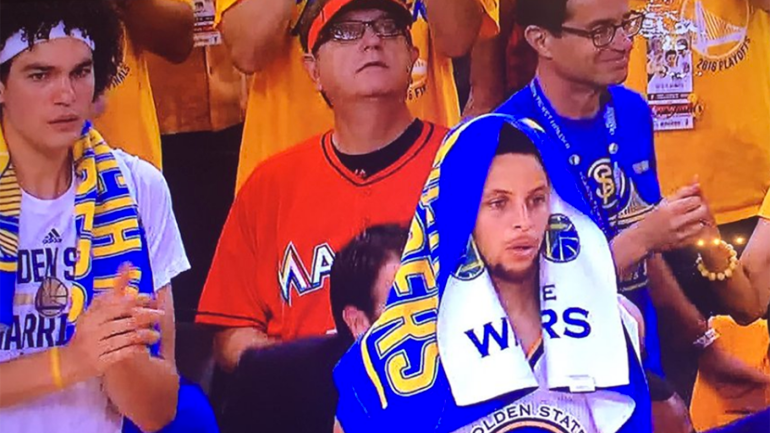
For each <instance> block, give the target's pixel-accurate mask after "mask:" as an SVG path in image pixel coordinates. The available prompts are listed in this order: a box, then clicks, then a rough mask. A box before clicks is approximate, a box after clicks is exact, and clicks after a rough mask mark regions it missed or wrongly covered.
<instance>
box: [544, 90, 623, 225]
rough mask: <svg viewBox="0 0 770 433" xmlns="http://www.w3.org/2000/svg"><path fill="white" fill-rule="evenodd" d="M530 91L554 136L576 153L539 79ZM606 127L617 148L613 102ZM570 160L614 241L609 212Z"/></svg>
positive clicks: (589, 199) (596, 213) (595, 213)
mask: <svg viewBox="0 0 770 433" xmlns="http://www.w3.org/2000/svg"><path fill="white" fill-rule="evenodd" d="M529 89H530V91H531V92H532V97H533V98H534V100H535V103H536V104H537V106H538V108H539V109H540V112H541V114H542V115H543V117H544V118H545V120H546V121H547V123H548V126H549V127H550V128H551V130H552V132H553V134H554V135H555V136H556V138H558V139H559V141H560V142H561V144H562V145H563V146H564V148H565V150H566V151H567V153H568V154H569V153H571V151H572V152H574V151H575V150H574V149H573V147H572V145H571V144H570V142H569V140H568V139H567V136H566V135H564V132H563V131H562V129H561V127H560V126H559V123H558V122H557V120H556V116H555V115H554V114H553V113H552V112H551V110H550V109H549V108H548V106H547V105H546V103H545V97H544V96H543V95H542V89H541V88H540V85H539V84H538V82H537V79H535V80H532V82H530V83H529ZM604 126H605V130H606V132H607V137H608V140H609V142H610V143H612V144H611V146H615V147H616V148H617V145H616V144H615V143H616V141H615V139H616V137H617V130H618V127H617V120H616V118H615V106H614V105H613V104H612V101H610V103H608V104H607V107H606V109H605V110H604ZM610 153H612V152H610ZM610 156H611V155H610ZM569 159H570V161H568V165H569V166H570V167H571V170H572V172H573V174H575V175H576V176H577V177H579V178H580V182H581V184H582V185H583V189H584V190H585V194H586V198H587V199H588V201H589V204H590V205H591V211H592V212H593V214H594V216H595V217H596V219H597V223H598V224H599V228H600V229H601V230H602V232H604V235H605V236H607V239H612V238H613V237H614V236H615V235H616V234H617V233H616V228H615V227H614V226H613V224H611V222H610V220H609V212H608V211H605V210H604V209H603V207H602V206H601V205H600V204H599V203H598V201H597V200H596V197H595V196H594V193H593V191H591V184H590V183H589V182H588V178H587V177H586V175H585V173H583V171H582V170H580V169H579V168H578V161H576V160H574V159H573V157H570V158H569ZM613 171H614V173H617V172H618V167H617V162H616V163H615V164H614V168H613ZM614 173H613V180H614V181H615V183H616V185H615V187H616V188H615V194H616V195H617V194H618V191H617V188H618V186H619V185H618V183H617V181H616V180H615V174H614ZM617 202H619V200H616V203H617ZM615 217H616V219H617V212H616V213H615ZM616 222H617V221H616Z"/></svg>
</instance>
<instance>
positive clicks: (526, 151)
mask: <svg viewBox="0 0 770 433" xmlns="http://www.w3.org/2000/svg"><path fill="white" fill-rule="evenodd" d="M509 153H515V154H518V155H531V156H534V157H535V158H537V160H538V162H540V165H541V166H543V167H545V165H544V164H543V157H542V156H541V155H540V150H538V148H537V146H536V145H535V143H533V142H532V140H531V139H530V138H529V136H527V134H525V133H524V131H522V130H520V129H519V128H516V127H515V126H513V125H511V124H510V123H508V122H505V123H503V126H502V128H500V139H499V141H498V145H497V151H496V152H495V155H506V154H509Z"/></svg>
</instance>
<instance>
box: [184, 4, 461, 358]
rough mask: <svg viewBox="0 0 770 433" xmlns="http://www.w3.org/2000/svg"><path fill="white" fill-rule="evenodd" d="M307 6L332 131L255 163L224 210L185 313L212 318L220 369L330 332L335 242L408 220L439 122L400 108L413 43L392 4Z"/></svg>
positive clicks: (304, 38)
mask: <svg viewBox="0 0 770 433" xmlns="http://www.w3.org/2000/svg"><path fill="white" fill-rule="evenodd" d="M310 8H311V9H309V10H308V13H307V14H306V17H305V19H304V20H303V21H302V22H301V23H300V25H301V27H300V28H301V35H300V38H301V42H302V45H303V47H304V49H305V56H304V64H305V68H306V69H307V72H308V73H309V75H310V77H311V79H312V81H313V83H314V86H315V88H316V89H317V91H318V92H319V93H320V94H321V95H322V97H323V98H324V99H326V101H327V103H328V105H329V106H330V107H331V109H332V111H333V113H334V119H335V121H334V129H333V130H332V131H329V132H327V133H325V134H323V135H320V136H316V137H314V138H312V139H310V140H307V141H306V142H304V143H302V144H299V145H298V146H295V147H293V148H292V149H291V150H288V151H286V152H284V153H281V154H279V155H277V156H275V157H273V158H271V159H269V160H268V161H266V162H264V163H263V164H261V165H259V166H258V167H257V169H256V170H255V171H254V173H253V174H252V176H251V177H250V178H249V180H248V181H247V182H246V184H245V185H244V186H243V188H242V189H241V190H240V192H239V194H238V197H237V198H236V200H235V203H234V205H233V207H232V209H231V211H230V216H229V218H228V220H227V223H226V224H225V227H224V230H223V232H222V236H221V238H220V241H219V246H218V248H217V252H216V255H215V257H214V261H213V264H212V267H211V270H210V273H209V277H208V281H207V282H206V285H205V287H204V290H203V295H202V298H201V301H200V308H199V315H198V319H197V320H198V322H200V323H205V324H211V325H215V326H219V327H220V328H221V332H219V334H218V336H217V337H216V342H215V352H216V354H217V356H218V360H219V362H220V365H221V366H223V367H224V368H225V369H227V370H229V369H232V368H233V367H234V366H235V365H236V364H237V363H238V361H239V359H240V356H241V354H242V353H243V352H244V351H245V350H246V349H249V348H253V347H263V346H266V345H268V344H271V343H273V342H280V341H289V340H294V339H297V338H300V337H306V336H318V335H323V334H325V333H328V332H333V331H334V329H335V327H334V320H333V317H332V313H331V307H330V304H329V294H328V285H329V275H330V272H331V267H332V262H333V260H334V256H335V252H336V251H337V250H338V249H339V248H341V247H342V246H343V245H345V244H346V243H347V242H348V241H349V240H350V239H352V238H353V237H355V236H356V235H357V234H358V233H360V232H361V231H363V230H364V229H365V228H367V227H370V226H373V225H377V224H384V223H396V224H402V225H405V224H407V223H408V222H409V221H410V220H411V217H412V215H413V214H414V209H415V207H416V205H417V201H418V199H419V195H420V192H421V190H422V187H423V185H424V183H425V180H426V179H427V177H428V173H429V171H430V169H431V165H432V162H433V157H434V155H435V154H436V151H437V150H438V147H439V145H440V143H441V140H442V139H443V137H444V135H445V134H446V132H447V130H446V129H445V128H443V127H439V126H436V125H434V124H432V123H429V122H424V121H421V120H419V119H415V117H414V116H413V115H412V114H411V113H410V111H409V108H408V106H407V89H408V88H409V84H410V78H411V77H412V68H413V67H414V62H415V60H416V58H417V55H418V53H417V49H416V48H415V47H414V45H413V44H412V39H411V36H410V33H409V28H410V25H411V22H412V15H411V13H410V12H409V10H408V9H407V8H406V7H405V6H404V4H403V3H402V2H400V1H399V0H323V1H318V2H314V3H313V4H312V5H311V6H310ZM297 121H298V122H304V121H305V119H304V118H303V117H302V116H299V117H298V118H297Z"/></svg>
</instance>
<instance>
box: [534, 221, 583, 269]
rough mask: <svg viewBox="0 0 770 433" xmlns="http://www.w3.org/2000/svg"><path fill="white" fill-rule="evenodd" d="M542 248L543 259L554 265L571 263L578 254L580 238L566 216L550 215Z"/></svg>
mask: <svg viewBox="0 0 770 433" xmlns="http://www.w3.org/2000/svg"><path fill="white" fill-rule="evenodd" d="M544 248H545V251H544V252H543V254H544V255H545V258H546V259H547V260H548V261H551V262H554V263H567V262H571V261H573V260H575V259H576V258H577V256H578V255H579V254H580V237H579V236H578V232H577V229H575V224H574V223H573V222H572V221H571V220H570V219H569V218H567V216H566V215H562V214H554V215H551V219H550V220H549V221H548V230H546V232H545V246H544Z"/></svg>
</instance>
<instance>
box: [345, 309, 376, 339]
mask: <svg viewBox="0 0 770 433" xmlns="http://www.w3.org/2000/svg"><path fill="white" fill-rule="evenodd" d="M342 320H344V321H345V324H346V325H347V326H348V329H349V330H350V333H351V334H353V338H355V339H358V337H360V336H362V335H364V334H365V333H366V331H368V330H369V328H370V327H371V326H372V322H370V321H369V318H368V317H367V316H366V314H365V313H364V312H363V311H361V310H359V309H358V308H356V307H354V306H352V305H348V306H347V307H345V308H344V309H343V310H342Z"/></svg>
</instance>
